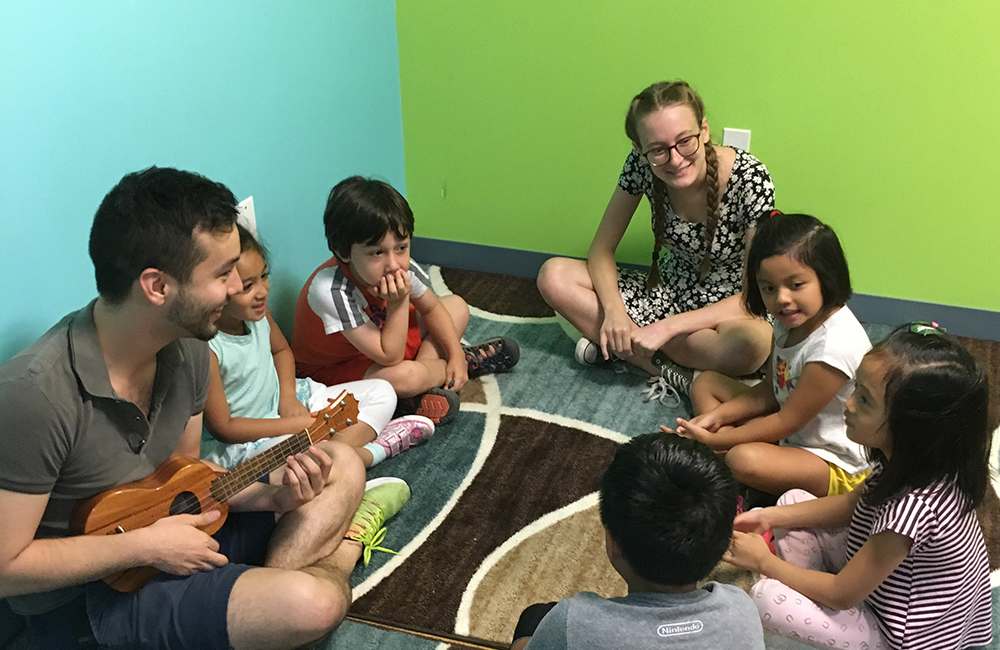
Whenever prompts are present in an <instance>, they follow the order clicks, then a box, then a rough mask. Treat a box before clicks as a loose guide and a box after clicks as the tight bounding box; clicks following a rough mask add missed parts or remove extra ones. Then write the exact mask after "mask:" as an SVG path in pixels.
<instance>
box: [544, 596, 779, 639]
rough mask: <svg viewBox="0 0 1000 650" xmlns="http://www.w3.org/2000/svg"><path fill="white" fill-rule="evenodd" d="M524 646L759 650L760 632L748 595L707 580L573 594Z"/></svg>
mask: <svg viewBox="0 0 1000 650" xmlns="http://www.w3.org/2000/svg"><path fill="white" fill-rule="evenodd" d="M528 648H529V650H555V649H557V648H573V650H598V649H605V648H630V649H634V650H645V649H647V648H649V649H654V648H655V649H657V650H662V649H663V648H670V649H671V650H673V649H675V648H676V649H678V650H679V649H682V648H683V649H685V650H695V649H698V650H702V649H704V650H708V649H712V650H715V649H716V648H727V649H729V648H731V649H733V650H743V649H747V650H763V648H764V632H763V629H762V628H761V624H760V615H759V614H758V613H757V607H756V606H755V605H754V604H753V601H752V600H750V597H749V596H747V595H746V594H745V593H744V592H743V591H742V590H741V589H738V588H737V587H734V586H732V585H725V584H720V583H718V582H709V583H707V584H706V585H704V586H703V587H702V588H700V589H695V590H694V591H688V592H684V593H638V594H629V595H628V596H624V597H622V598H610V599H608V598H602V597H600V596H598V595H597V594H594V593H590V592H583V593H579V594H576V595H575V596H572V597H570V598H567V599H565V600H562V601H560V602H559V604H558V605H556V606H555V607H554V608H553V609H552V611H550V612H549V613H548V614H546V615H545V618H543V619H542V622H541V623H539V625H538V629H536V630H535V633H534V635H532V637H531V642H530V643H529V644H528Z"/></svg>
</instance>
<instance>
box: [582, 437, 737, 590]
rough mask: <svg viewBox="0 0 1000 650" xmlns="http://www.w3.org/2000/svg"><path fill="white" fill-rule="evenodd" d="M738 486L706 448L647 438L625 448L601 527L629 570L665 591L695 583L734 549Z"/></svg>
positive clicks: (605, 496)
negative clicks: (605, 529)
mask: <svg viewBox="0 0 1000 650" xmlns="http://www.w3.org/2000/svg"><path fill="white" fill-rule="evenodd" d="M736 495H737V484H736V481H735V479H733V475H732V473H731V472H730V471H729V468H728V467H726V464H725V463H724V462H723V461H722V460H721V459H720V458H719V457H718V456H717V455H716V454H715V453H713V452H712V450H711V449H709V448H708V447H707V446H706V445H704V444H702V443H700V442H697V441H695V440H689V439H687V438H681V437H679V436H675V435H672V434H658V433H648V434H645V435H641V436H637V437H635V438H633V439H632V440H630V441H629V442H628V443H626V444H624V445H622V446H621V447H620V448H619V449H618V452H617V453H616V454H615V458H614V460H612V461H611V465H610V466H609V467H608V470H607V471H606V472H605V473H604V478H603V479H602V480H601V521H602V523H603V524H604V527H605V528H607V530H608V532H609V533H610V535H611V537H612V538H613V539H614V540H615V542H616V543H617V544H618V547H619V548H620V549H621V552H622V555H623V556H624V557H625V559H626V560H627V561H628V563H629V566H630V567H632V570H633V571H635V572H636V574H638V575H639V576H640V577H642V578H644V579H646V580H649V581H650V582H654V583H657V584H661V585H670V586H681V585H688V584H692V583H695V582H697V581H699V580H701V579H702V578H704V577H705V576H706V575H708V573H709V571H711V570H712V568H713V567H714V566H715V565H716V564H717V563H718V562H719V560H720V559H721V558H722V554H723V553H724V552H725V550H726V548H727V547H728V546H729V541H730V539H731V537H732V533H733V518H734V517H735V516H736Z"/></svg>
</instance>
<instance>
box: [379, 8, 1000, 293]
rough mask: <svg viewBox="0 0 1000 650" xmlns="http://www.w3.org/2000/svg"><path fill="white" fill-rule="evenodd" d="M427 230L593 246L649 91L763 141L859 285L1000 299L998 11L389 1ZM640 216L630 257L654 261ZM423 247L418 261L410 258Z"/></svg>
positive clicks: (626, 249) (757, 144)
mask: <svg viewBox="0 0 1000 650" xmlns="http://www.w3.org/2000/svg"><path fill="white" fill-rule="evenodd" d="M397 30H398V37H399V52H400V55H399V56H400V87H401V92H402V102H403V125H404V127H403V133H404V143H405V150H406V157H405V165H406V178H407V189H408V197H409V199H410V201H411V203H412V205H413V207H414V210H415V213H416V216H417V226H418V227H417V234H419V235H421V236H425V237H434V238H439V239H447V240H452V241H461V242H471V243H477V244H488V245H494V246H502V247H508V248H516V249H524V250H534V251H542V252H550V253H559V254H571V255H584V254H585V252H586V248H587V246H588V244H589V242H590V238H591V236H592V235H593V232H594V230H595V228H596V226H597V222H598V220H599V219H600V216H601V213H602V211H603V208H604V205H605V204H606V202H607V199H608V197H609V196H610V195H611V192H612V190H613V189H614V186H615V181H616V179H617V174H618V172H619V171H620V169H621V163H622V160H623V159H624V157H625V155H626V153H627V152H628V148H629V146H630V145H629V143H628V141H627V139H626V138H625V135H624V132H623V128H622V121H623V117H624V113H625V108H626V106H627V104H628V101H629V99H630V98H631V97H632V95H634V94H635V93H636V92H638V91H639V90H640V89H641V88H642V87H644V86H645V85H647V84H648V83H650V82H652V81H656V80H660V79H669V78H684V79H687V80H688V81H690V82H691V83H692V84H693V85H694V86H695V87H696V88H697V89H698V90H699V91H700V93H701V94H702V96H703V98H704V99H705V101H706V104H707V108H708V119H709V122H710V124H711V126H712V129H713V138H715V139H716V141H721V138H722V128H723V127H726V126H728V127H738V128H749V129H752V131H753V140H752V151H753V153H754V154H755V155H757V156H758V157H760V158H761V159H762V160H763V161H764V162H765V163H766V164H767V165H768V167H769V168H770V170H771V173H772V175H773V177H774V180H775V185H776V187H777V202H778V206H779V207H780V208H781V209H782V210H784V211H786V212H789V211H808V212H811V213H813V214H816V215H817V216H819V217H820V218H822V219H824V220H826V221H828V222H829V223H830V224H831V225H833V226H834V228H835V229H836V230H837V231H838V233H839V234H840V236H841V239H842V240H843V242H844V245H845V248H846V250H847V254H848V259H849V261H850V263H851V269H852V272H853V276H854V281H855V288H856V290H857V291H858V292H861V293H867V294H872V295H879V296H886V297H893V298H903V299H910V300H920V301H927V302H934V303H940V304H948V305H957V306H964V307H974V308H980V309H987V310H1000V288H998V285H997V283H996V281H995V277H996V273H995V272H994V271H993V269H994V267H995V258H993V255H994V254H995V253H994V251H995V249H996V247H997V243H998V240H1000V237H998V235H1000V224H998V216H1000V215H998V214H997V212H998V210H997V207H996V205H997V204H996V200H995V199H994V197H993V194H994V191H995V190H994V187H995V179H996V178H997V177H1000V158H998V147H997V144H998V137H997V131H998V130H1000V39H998V37H997V34H998V33H1000V5H998V4H996V3H991V2H986V1H984V0H979V1H967V0H960V1H958V2H951V3H931V2H926V1H922V0H921V1H916V2H915V1H912V0H911V1H910V2H886V1H882V2H861V1H858V0H847V1H843V2H801V1H798V0H772V1H770V2H756V1H753V2H748V1H745V0H738V1H732V0H727V1H720V2H710V3H690V2H666V1H664V0H642V1H640V0H628V1H627V2H610V1H606V0H589V1H587V2H580V1H579V0H572V1H570V0H546V1H545V2H538V0H505V1H504V2H502V3H501V2H490V3H482V2H467V1H462V0H399V1H398V3H397ZM650 246H651V235H650V232H649V211H648V208H647V207H646V206H641V207H640V209H639V211H638V212H637V213H636V217H635V218H634V219H633V222H632V225H631V227H630V228H629V232H628V234H627V235H626V240H625V241H624V242H623V244H622V247H621V248H620V249H619V258H620V259H621V260H623V261H628V262H639V263H646V262H648V259H649V257H648V255H649V250H650ZM416 254H417V256H418V257H419V251H417V253H416Z"/></svg>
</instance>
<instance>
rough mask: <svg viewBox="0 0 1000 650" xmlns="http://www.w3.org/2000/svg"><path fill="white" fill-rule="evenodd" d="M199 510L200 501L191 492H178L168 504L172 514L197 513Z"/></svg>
mask: <svg viewBox="0 0 1000 650" xmlns="http://www.w3.org/2000/svg"><path fill="white" fill-rule="evenodd" d="M200 512H201V503H200V502H199V501H198V497H196V496H195V495H194V493H193V492H180V493H178V495H177V496H175V497H174V500H173V501H172V502H171V504H170V514H172V515H197V514H199V513H200Z"/></svg>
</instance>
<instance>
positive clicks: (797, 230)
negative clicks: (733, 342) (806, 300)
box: [743, 213, 851, 316]
mask: <svg viewBox="0 0 1000 650" xmlns="http://www.w3.org/2000/svg"><path fill="white" fill-rule="evenodd" d="M775 255H789V256H791V257H792V258H793V259H795V260H797V261H798V262H800V263H801V264H803V265H805V266H808V267H809V268H811V269H812V270H813V271H815V272H816V277H818V278H819V286H820V290H821V291H822V293H823V307H843V306H844V305H846V304H847V301H848V300H849V299H850V297H851V273H850V271H849V270H848V269H847V259H846V258H845V257H844V249H843V248H841V246H840V240H839V239H837V233H835V232H833V229H832V228H830V226H828V225H826V224H825V223H823V222H822V221H820V220H819V219H817V218H816V217H814V216H811V215H808V214H780V213H779V214H775V215H773V216H771V217H770V218H765V219H762V220H761V221H759V222H758V223H757V231H756V232H755V233H754V236H753V241H752V242H751V243H750V251H749V253H747V267H746V278H745V280H744V283H743V304H744V306H746V308H747V311H749V312H750V313H751V314H753V315H755V316H764V315H766V314H767V307H765V306H764V299H763V298H762V297H761V295H760V287H759V286H757V273H758V272H759V271H760V264H761V262H763V261H764V260H766V259H767V258H769V257H774V256H775Z"/></svg>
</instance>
